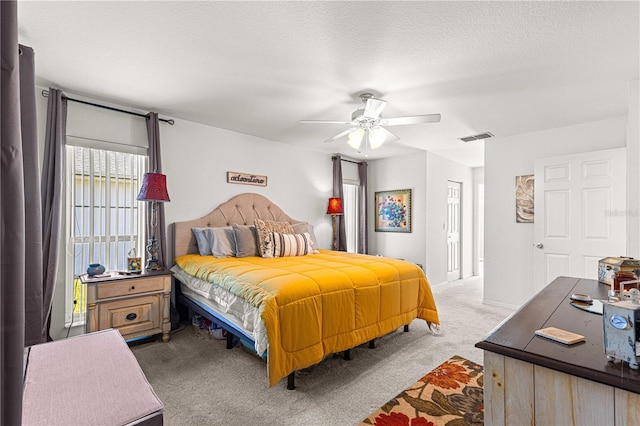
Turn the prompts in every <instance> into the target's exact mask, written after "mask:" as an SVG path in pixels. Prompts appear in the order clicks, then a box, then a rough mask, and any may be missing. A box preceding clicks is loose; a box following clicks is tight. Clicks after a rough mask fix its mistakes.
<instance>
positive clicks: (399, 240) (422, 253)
mask: <svg viewBox="0 0 640 426" xmlns="http://www.w3.org/2000/svg"><path fill="white" fill-rule="evenodd" d="M448 180H453V181H457V182H462V188H463V189H462V205H463V207H462V211H463V215H462V271H461V273H462V276H463V277H467V276H470V275H472V273H473V231H472V229H473V172H472V169H471V168H469V167H466V166H463V165H461V164H458V163H456V162H454V161H450V160H448V159H445V158H443V157H440V156H438V155H435V154H433V153H429V152H416V153H414V154H411V155H405V156H400V157H393V158H386V159H381V160H375V161H371V162H370V163H369V199H370V200H374V194H375V192H377V191H389V190H393V189H408V188H410V189H412V205H413V208H412V222H413V226H412V232H411V233H395V232H375V231H374V224H375V217H374V214H375V208H374V206H371V208H370V211H369V220H370V224H371V226H370V229H369V253H371V254H380V255H383V256H388V257H397V258H401V259H405V260H408V261H411V262H415V263H419V264H421V265H423V266H424V269H425V273H426V275H427V278H428V279H429V282H430V283H431V284H432V285H436V284H440V283H443V282H446V281H447V233H446V226H445V225H446V218H447V181H448Z"/></svg>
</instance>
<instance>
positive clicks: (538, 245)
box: [536, 243, 544, 249]
mask: <svg viewBox="0 0 640 426" xmlns="http://www.w3.org/2000/svg"><path fill="white" fill-rule="evenodd" d="M536 248H539V249H541V248H544V245H543V244H542V243H538V244H536Z"/></svg>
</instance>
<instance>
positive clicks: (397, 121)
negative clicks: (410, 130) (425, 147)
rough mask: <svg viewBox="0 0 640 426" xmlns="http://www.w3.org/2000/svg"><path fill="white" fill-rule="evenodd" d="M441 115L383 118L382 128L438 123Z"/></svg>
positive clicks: (381, 121)
mask: <svg viewBox="0 0 640 426" xmlns="http://www.w3.org/2000/svg"><path fill="white" fill-rule="evenodd" d="M439 121H440V114H426V115H410V116H407V117H396V118H383V119H382V120H380V124H381V125H382V126H400V125H403V124H422V123H438V122H439Z"/></svg>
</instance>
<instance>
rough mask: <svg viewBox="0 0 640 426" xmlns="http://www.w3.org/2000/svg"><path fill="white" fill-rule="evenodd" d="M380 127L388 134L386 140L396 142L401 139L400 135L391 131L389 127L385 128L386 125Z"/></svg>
mask: <svg viewBox="0 0 640 426" xmlns="http://www.w3.org/2000/svg"><path fill="white" fill-rule="evenodd" d="M380 128H381V129H382V130H383V131H384V134H385V135H386V136H387V138H386V139H385V142H395V141H397V140H398V139H400V137H399V136H397V135H395V134H393V133H391V132H390V131H388V130H387V129H385V128H384V127H380Z"/></svg>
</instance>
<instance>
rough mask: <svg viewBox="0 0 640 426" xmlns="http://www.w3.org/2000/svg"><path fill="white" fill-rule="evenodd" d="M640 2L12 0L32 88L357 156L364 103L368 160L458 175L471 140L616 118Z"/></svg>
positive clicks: (631, 62)
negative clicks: (387, 133)
mask: <svg viewBox="0 0 640 426" xmlns="http://www.w3.org/2000/svg"><path fill="white" fill-rule="evenodd" d="M639 6H640V3H639V2H637V1H632V2H618V1H603V2H586V1H577V2H537V1H536V2H477V1H474V2H456V1H447V2H431V1H428V2H384V1H378V2H339V1H338V2H324V1H323V2H302V1H301V2H267V1H258V2H239V1H226V2H202V1H189V2H181V1H159V2H155V1H142V2H128V1H114V2H92V1H79V2H59V1H46V2H35V1H21V2H19V5H18V22H19V34H20V42H21V43H23V44H26V45H29V46H31V47H33V48H34V50H35V52H36V77H37V82H38V83H39V84H42V85H45V86H49V85H53V86H57V87H60V88H62V89H64V90H67V91H69V92H72V93H78V94H85V95H88V96H91V97H94V98H99V99H106V100H110V101H114V102H118V103H121V104H124V105H127V106H130V107H132V108H139V109H142V110H153V111H157V112H159V113H160V114H161V117H173V118H182V119H186V120H191V121H195V122H199V123H204V124H208V125H211V126H215V127H220V128H224V129H229V130H233V131H236V132H241V133H245V134H250V135H255V136H260V137H263V138H266V139H271V140H275V141H280V142H283V143H287V144H292V145H299V146H304V147H307V148H310V149H315V150H322V151H326V152H341V153H343V154H345V155H348V156H350V157H352V158H362V157H363V154H358V153H357V152H356V151H354V150H353V149H351V148H349V147H348V146H347V145H346V143H345V141H344V140H339V141H335V142H331V143H323V142H322V141H323V140H325V139H327V138H329V137H331V136H333V135H335V134H337V133H340V132H341V131H343V130H346V128H347V126H343V125H335V124H322V125H321V124H301V123H299V122H300V120H305V119H309V120H345V121H347V120H348V119H349V117H350V114H351V112H352V111H353V110H354V109H356V108H360V107H362V103H361V101H360V100H359V98H358V95H359V94H360V93H361V92H363V91H370V92H372V93H374V94H375V95H376V96H378V97H381V98H382V99H385V100H386V101H387V102H388V104H387V107H386V109H385V110H384V112H383V116H384V117H389V118H390V117H396V116H404V115H416V114H431V113H440V114H442V121H441V122H440V123H437V124H419V125H411V126H397V127H390V128H389V130H391V131H393V132H394V133H395V134H397V135H398V136H400V138H401V139H400V140H399V141H398V142H394V143H387V144H385V145H384V146H383V147H382V148H380V149H379V150H376V151H372V152H369V158H371V159H374V158H379V157H381V156H390V155H398V154H405V153H409V152H412V150H413V149H426V150H430V151H433V152H435V153H437V154H439V155H442V156H445V157H448V158H452V159H456V160H457V161H459V162H461V163H463V164H467V165H470V166H479V165H482V163H483V142H482V141H476V142H470V143H467V144H465V143H463V142H461V141H459V140H458V138H460V137H464V136H469V135H473V134H476V133H481V132H486V131H489V132H491V133H493V134H494V135H495V136H496V137H505V136H510V135H514V134H520V133H526V132H532V131H537V130H543V129H549V128H555V127H562V126H567V125H573V124H578V123H583V122H588V121H593V120H599V119H606V118H611V117H618V116H622V115H625V114H626V113H627V94H628V92H627V90H628V88H627V84H628V82H629V81H631V80H635V79H638V77H639V65H640V59H639V56H640V47H639V39H640V35H639V29H638V28H639V25H640V7H639Z"/></svg>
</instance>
